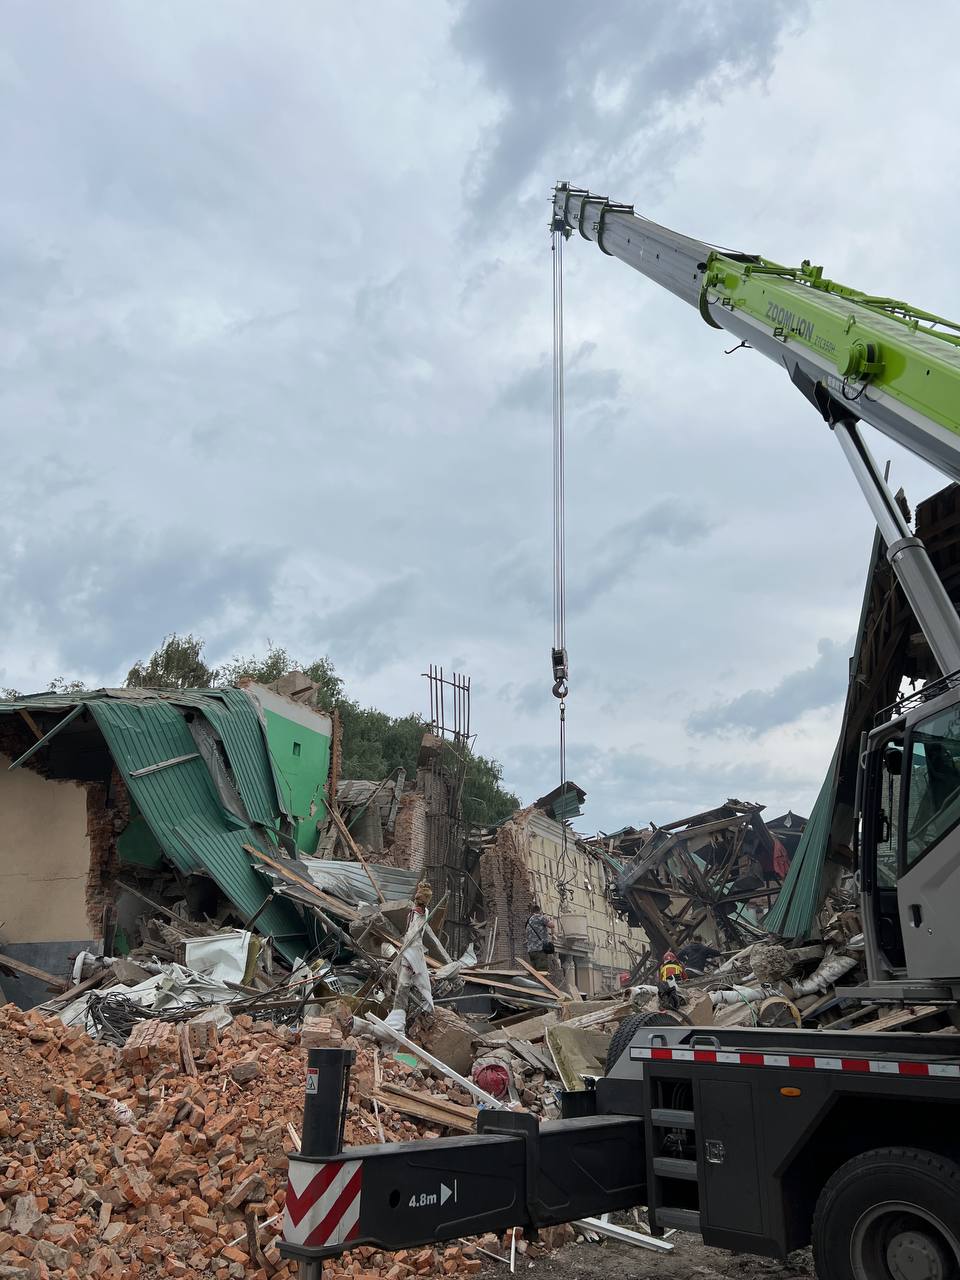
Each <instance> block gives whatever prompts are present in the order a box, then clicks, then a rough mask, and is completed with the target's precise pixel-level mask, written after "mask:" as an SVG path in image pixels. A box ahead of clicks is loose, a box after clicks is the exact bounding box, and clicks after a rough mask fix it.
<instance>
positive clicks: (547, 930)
mask: <svg viewBox="0 0 960 1280" xmlns="http://www.w3.org/2000/svg"><path fill="white" fill-rule="evenodd" d="M553 953H554V945H553V921H552V920H551V919H550V918H549V917H548V916H545V915H544V914H543V912H542V911H541V910H540V903H539V902H533V903H531V904H530V914H529V916H527V955H528V956H529V957H530V963H531V964H532V965H533V967H534V968H535V969H536V970H537V972H538V973H548V972H549V971H550V956H552V955H553Z"/></svg>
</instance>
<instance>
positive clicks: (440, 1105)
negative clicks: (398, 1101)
mask: <svg viewBox="0 0 960 1280" xmlns="http://www.w3.org/2000/svg"><path fill="white" fill-rule="evenodd" d="M377 1092H378V1093H389V1094H396V1095H397V1097H398V1098H412V1099H413V1100H414V1101H415V1102H423V1103H426V1104H427V1105H429V1106H431V1107H434V1108H437V1109H439V1110H441V1111H449V1112H450V1113H451V1114H452V1115H455V1116H457V1117H458V1118H459V1119H461V1120H469V1122H470V1123H471V1124H473V1123H475V1121H476V1119H477V1114H478V1108H477V1107H470V1106H464V1105H463V1104H462V1103H460V1102H451V1101H450V1099H449V1098H435V1097H434V1096H433V1095H432V1094H424V1093H422V1092H421V1091H420V1090H419V1089H408V1088H406V1087H405V1086H404V1085H402V1084H395V1083H394V1082H393V1081H392V1080H383V1079H381V1081H380V1083H379V1085H378V1086H377Z"/></svg>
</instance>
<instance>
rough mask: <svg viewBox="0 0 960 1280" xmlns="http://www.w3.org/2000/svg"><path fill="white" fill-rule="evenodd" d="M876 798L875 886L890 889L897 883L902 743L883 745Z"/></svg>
mask: <svg viewBox="0 0 960 1280" xmlns="http://www.w3.org/2000/svg"><path fill="white" fill-rule="evenodd" d="M880 759H881V764H880V775H879V781H880V797H879V801H880V803H879V806H878V809H877V814H876V876H877V887H878V888H880V889H893V888H896V884H897V832H898V831H899V829H900V793H901V788H902V784H903V781H904V779H903V777H902V776H901V775H902V760H903V741H902V740H901V739H899V738H897V739H893V740H891V741H890V742H888V743H887V745H886V747H885V748H884V750H883V754H882V755H881V757H880Z"/></svg>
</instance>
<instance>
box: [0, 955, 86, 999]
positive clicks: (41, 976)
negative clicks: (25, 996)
mask: <svg viewBox="0 0 960 1280" xmlns="http://www.w3.org/2000/svg"><path fill="white" fill-rule="evenodd" d="M0 969H10V970H12V971H13V972H14V973H21V974H23V976H24V977H25V978H36V979H37V981H38V982H43V983H45V984H46V985H47V986H48V987H52V988H53V990H54V991H67V990H69V988H70V983H69V982H67V981H66V980H65V979H64V978H55V977H54V976H53V974H52V973H47V971H46V969H38V968H37V967H36V966H35V965H32V964H27V962H26V961H25V960H17V959H15V958H14V957H13V956H8V955H7V954H6V953H5V952H0Z"/></svg>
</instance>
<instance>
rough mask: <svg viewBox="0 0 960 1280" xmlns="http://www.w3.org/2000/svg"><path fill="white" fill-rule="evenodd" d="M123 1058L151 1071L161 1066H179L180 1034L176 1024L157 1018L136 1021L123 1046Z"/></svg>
mask: <svg viewBox="0 0 960 1280" xmlns="http://www.w3.org/2000/svg"><path fill="white" fill-rule="evenodd" d="M123 1060H124V1062H129V1063H131V1064H133V1065H138V1066H139V1067H140V1068H141V1069H142V1070H145V1071H151V1072H153V1071H159V1070H160V1068H161V1067H168V1066H176V1067H179V1063H180V1036H179V1032H178V1030H177V1027H176V1025H175V1024H174V1023H172V1022H160V1021H159V1019H157V1018H147V1019H145V1020H144V1021H143V1022H138V1023H137V1025H136V1026H135V1027H134V1029H133V1030H132V1031H131V1032H130V1034H129V1036H128V1037H127V1043H126V1044H125V1045H124V1046H123Z"/></svg>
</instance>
